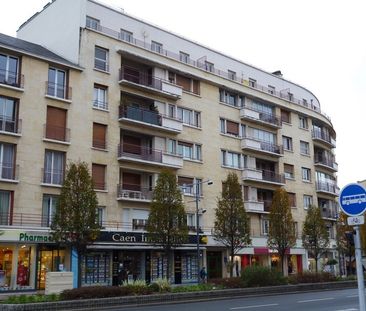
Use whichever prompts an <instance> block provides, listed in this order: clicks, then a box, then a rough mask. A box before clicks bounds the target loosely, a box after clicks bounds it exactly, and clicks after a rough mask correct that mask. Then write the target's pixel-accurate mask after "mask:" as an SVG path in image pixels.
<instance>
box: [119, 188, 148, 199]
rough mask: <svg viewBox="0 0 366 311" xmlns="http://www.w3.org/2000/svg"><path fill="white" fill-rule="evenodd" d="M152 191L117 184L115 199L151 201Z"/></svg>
mask: <svg viewBox="0 0 366 311" xmlns="http://www.w3.org/2000/svg"><path fill="white" fill-rule="evenodd" d="M152 195H153V191H152V188H150V187H141V186H140V185H130V184H119V185H118V186H117V198H118V199H122V200H123V199H125V200H136V201H151V200H152Z"/></svg>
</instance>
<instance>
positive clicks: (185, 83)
mask: <svg viewBox="0 0 366 311" xmlns="http://www.w3.org/2000/svg"><path fill="white" fill-rule="evenodd" d="M168 79H169V82H170V83H175V84H177V85H179V86H181V87H182V89H183V90H184V91H186V92H190V93H194V94H197V95H199V94H200V82H199V81H198V80H195V79H192V78H189V77H185V76H182V75H179V74H176V73H174V72H171V71H169V74H168Z"/></svg>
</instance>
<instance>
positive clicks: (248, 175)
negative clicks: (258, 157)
mask: <svg viewBox="0 0 366 311" xmlns="http://www.w3.org/2000/svg"><path fill="white" fill-rule="evenodd" d="M242 179H244V180H245V179H259V180H262V171H258V170H256V169H253V168H244V170H243V172H242Z"/></svg>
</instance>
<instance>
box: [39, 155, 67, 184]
mask: <svg viewBox="0 0 366 311" xmlns="http://www.w3.org/2000/svg"><path fill="white" fill-rule="evenodd" d="M64 170H65V153H64V152H60V151H54V150H46V152H45V159H44V175H43V182H44V183H46V184H52V185H61V184H62V183H63V181H64Z"/></svg>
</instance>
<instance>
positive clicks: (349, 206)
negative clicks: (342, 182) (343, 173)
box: [339, 184, 366, 216]
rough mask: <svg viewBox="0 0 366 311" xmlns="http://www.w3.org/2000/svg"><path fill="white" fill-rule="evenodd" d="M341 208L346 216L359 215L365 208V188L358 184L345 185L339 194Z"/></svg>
mask: <svg viewBox="0 0 366 311" xmlns="http://www.w3.org/2000/svg"><path fill="white" fill-rule="evenodd" d="M339 204H340V206H341V209H342V210H343V212H344V213H345V214H347V215H348V216H359V215H361V214H363V213H364V212H365V210H366V190H365V188H364V187H363V186H362V185H360V184H349V185H347V186H345V187H344V188H343V189H342V190H341V193H340V195H339Z"/></svg>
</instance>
